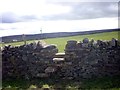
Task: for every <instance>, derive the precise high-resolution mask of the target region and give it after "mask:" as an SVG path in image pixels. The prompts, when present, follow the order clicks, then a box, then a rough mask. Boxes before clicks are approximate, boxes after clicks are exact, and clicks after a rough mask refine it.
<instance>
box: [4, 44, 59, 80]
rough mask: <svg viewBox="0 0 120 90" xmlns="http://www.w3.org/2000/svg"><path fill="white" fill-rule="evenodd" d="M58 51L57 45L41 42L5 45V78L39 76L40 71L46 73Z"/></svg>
mask: <svg viewBox="0 0 120 90" xmlns="http://www.w3.org/2000/svg"><path fill="white" fill-rule="evenodd" d="M57 52H58V49H57V47H56V46H55V45H47V46H42V45H41V44H40V43H39V42H38V43H36V44H35V43H30V44H27V45H21V46H19V47H12V46H5V47H4V49H3V50H2V75H3V79H6V78H10V77H13V78H21V77H22V78H26V79H29V78H31V77H37V76H39V73H45V69H46V68H47V67H48V66H49V64H51V63H52V58H53V56H54V55H55V54H56V53H57ZM46 63H47V64H46Z"/></svg>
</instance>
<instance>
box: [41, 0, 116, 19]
mask: <svg viewBox="0 0 120 90" xmlns="http://www.w3.org/2000/svg"><path fill="white" fill-rule="evenodd" d="M57 4H58V3H57ZM59 4H61V5H66V6H70V7H72V11H71V12H70V13H66V14H61V15H51V16H44V17H43V19H45V20H59V19H67V20H75V19H91V18H102V17H117V15H118V11H117V9H116V10H114V9H111V8H110V7H111V6H116V5H118V4H117V2H83V3H81V2H80V3H76V2H72V3H71V2H61V3H59Z"/></svg>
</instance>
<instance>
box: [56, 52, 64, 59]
mask: <svg viewBox="0 0 120 90" xmlns="http://www.w3.org/2000/svg"><path fill="white" fill-rule="evenodd" d="M64 57H65V53H56V54H55V56H54V58H64Z"/></svg>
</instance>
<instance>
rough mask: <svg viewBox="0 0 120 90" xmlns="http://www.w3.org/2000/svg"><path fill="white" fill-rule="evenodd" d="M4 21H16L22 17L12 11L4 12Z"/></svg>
mask: <svg viewBox="0 0 120 90" xmlns="http://www.w3.org/2000/svg"><path fill="white" fill-rule="evenodd" d="M1 17H2V23H14V22H18V21H20V18H19V17H18V16H17V15H15V14H14V13H11V12H6V13H2V15H1Z"/></svg>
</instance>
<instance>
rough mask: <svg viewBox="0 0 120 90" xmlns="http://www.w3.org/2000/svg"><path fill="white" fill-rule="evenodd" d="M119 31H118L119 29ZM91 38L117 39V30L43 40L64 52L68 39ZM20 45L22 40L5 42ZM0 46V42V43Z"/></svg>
mask: <svg viewBox="0 0 120 90" xmlns="http://www.w3.org/2000/svg"><path fill="white" fill-rule="evenodd" d="M119 32H120V31H119ZM85 37H87V38H89V39H91V38H93V39H94V40H98V39H101V40H111V38H116V39H118V32H117V31H115V32H106V33H99V34H90V35H78V36H70V37H61V38H49V39H44V41H45V42H46V43H48V44H56V45H57V47H58V49H59V52H64V47H65V45H66V42H67V41H68V40H77V41H81V40H83V38H85ZM33 41H34V40H31V41H27V43H30V42H33ZM9 44H10V45H13V46H14V45H22V44H23V42H16V43H7V45H9ZM0 46H1V44H0Z"/></svg>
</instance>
